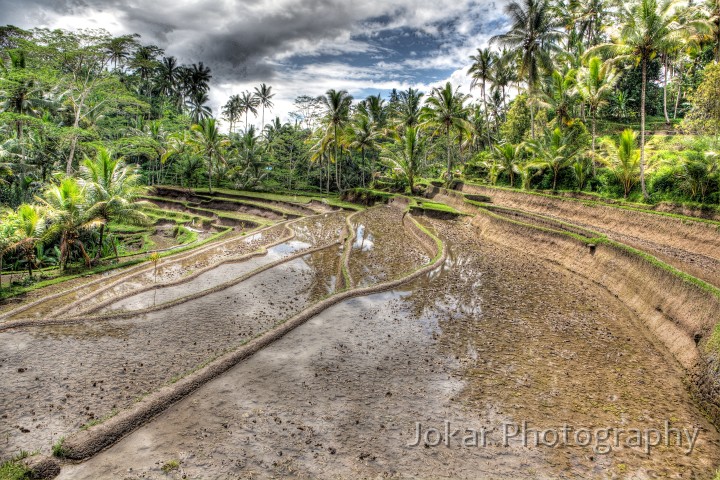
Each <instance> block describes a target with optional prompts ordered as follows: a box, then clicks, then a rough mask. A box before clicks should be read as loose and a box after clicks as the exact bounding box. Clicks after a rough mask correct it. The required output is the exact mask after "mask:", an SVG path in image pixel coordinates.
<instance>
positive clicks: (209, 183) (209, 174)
mask: <svg viewBox="0 0 720 480" xmlns="http://www.w3.org/2000/svg"><path fill="white" fill-rule="evenodd" d="M209 160H210V161H209V162H208V187H209V188H208V192H210V195H212V155H210V157H209Z"/></svg>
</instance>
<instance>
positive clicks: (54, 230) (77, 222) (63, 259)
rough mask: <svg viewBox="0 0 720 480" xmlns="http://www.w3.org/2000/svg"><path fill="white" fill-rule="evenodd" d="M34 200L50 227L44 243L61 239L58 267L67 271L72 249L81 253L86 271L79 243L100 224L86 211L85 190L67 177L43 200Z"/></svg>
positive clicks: (81, 246)
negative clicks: (45, 213) (86, 233)
mask: <svg viewBox="0 0 720 480" xmlns="http://www.w3.org/2000/svg"><path fill="white" fill-rule="evenodd" d="M36 199H37V201H38V202H40V204H41V205H42V206H43V207H45V210H46V212H47V221H48V224H49V225H48V227H47V228H46V230H45V239H48V240H49V239H54V238H57V237H60V267H61V268H62V269H65V268H66V267H67V262H68V260H69V259H70V253H71V249H72V248H73V247H77V248H78V249H79V250H80V253H81V254H82V256H83V258H84V259H85V264H86V265H87V266H88V267H89V266H90V257H89V256H88V254H87V251H86V250H85V246H84V245H83V244H82V242H81V241H80V234H81V232H82V231H83V230H85V231H89V230H91V229H93V228H94V227H96V226H97V225H99V224H101V223H102V222H100V221H98V220H97V219H96V218H94V217H93V216H92V215H91V214H90V213H89V211H88V208H87V207H88V205H87V190H86V189H85V187H84V186H83V185H82V184H80V183H79V182H78V181H77V180H76V179H75V178H73V177H66V178H64V179H63V180H62V181H61V182H60V183H59V184H58V185H49V186H48V187H47V188H46V189H45V192H43V195H42V197H36Z"/></svg>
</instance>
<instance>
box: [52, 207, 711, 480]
mask: <svg viewBox="0 0 720 480" xmlns="http://www.w3.org/2000/svg"><path fill="white" fill-rule="evenodd" d="M428 222H429V223H430V225H431V226H433V227H435V229H436V230H438V231H442V232H443V233H444V235H445V236H446V238H447V240H448V243H449V245H450V247H449V248H450V254H449V255H448V260H447V261H446V263H445V264H444V266H443V268H442V269H439V270H438V269H436V270H434V271H432V272H431V273H428V274H426V275H423V276H422V277H420V278H418V279H417V280H415V281H414V282H412V283H410V284H407V285H405V286H402V287H397V288H396V289H395V290H394V291H392V292H387V293H379V294H373V295H369V296H365V297H359V298H353V299H348V300H345V301H343V302H341V303H339V304H338V305H335V306H334V307H332V308H329V309H327V310H325V311H323V312H322V313H319V314H318V315H317V316H315V317H314V318H312V319H310V320H309V321H308V322H307V323H305V324H304V325H302V326H299V327H297V328H295V329H294V330H292V331H290V332H287V334H286V335H285V336H284V337H283V338H281V339H279V340H277V341H276V342H275V343H273V344H272V345H269V346H267V347H266V348H265V349H263V350H261V351H258V352H257V353H255V354H254V355H253V356H252V357H250V358H248V359H247V360H246V361H244V362H243V363H240V364H239V365H237V366H236V367H233V368H232V369H230V370H228V371H227V372H226V373H224V374H223V375H222V376H219V377H217V378H215V379H214V380H212V381H210V382H209V383H207V384H205V385H204V386H203V387H201V388H200V389H199V390H198V391H197V392H196V393H194V394H192V395H190V396H188V397H187V398H185V399H183V400H181V401H180V402H178V403H177V404H175V405H174V406H173V407H171V408H170V409H168V410H167V411H166V412H165V413H163V414H162V415H160V416H158V417H157V418H156V419H154V420H153V421H152V422H150V423H149V424H147V425H146V426H144V427H142V428H140V429H139V430H137V431H135V432H133V433H131V434H129V435H128V436H126V437H125V438H123V439H122V440H120V441H119V442H118V443H117V444H115V445H114V446H112V447H110V448H108V449H107V450H105V451H103V452H101V453H99V454H98V455H97V456H95V457H93V458H92V459H90V460H88V461H86V462H84V463H82V464H78V465H66V466H64V467H63V472H62V474H61V478H73V479H83V478H88V479H89V478H93V479H94V478H99V477H113V476H122V477H124V478H128V479H136V478H153V479H155V478H157V479H160V478H167V475H166V474H165V473H164V472H163V471H162V467H163V465H166V464H168V463H169V462H172V461H175V462H177V463H178V465H179V468H178V470H177V471H175V472H174V473H172V474H171V475H174V476H176V477H178V478H179V477H181V476H183V475H186V476H187V477H188V478H197V477H203V478H280V477H294V478H303V479H304V478H468V479H476V478H527V477H533V478H567V479H569V478H588V477H610V478H628V477H631V478H673V477H683V478H685V477H687V478H705V477H708V476H710V475H711V474H712V472H713V469H714V466H715V465H714V463H715V462H716V459H717V458H718V456H719V455H720V446H719V444H720V437H719V436H718V434H717V432H716V431H715V430H714V428H713V427H712V426H711V425H710V424H709V423H708V422H707V421H706V420H705V419H704V418H703V417H702V415H701V413H700V412H699V411H698V409H697V408H696V407H695V406H694V404H693V402H692V400H691V399H690V397H689V395H688V394H687V392H686V390H685V389H684V388H683V385H682V380H681V379H682V376H683V373H682V371H681V370H680V369H678V368H676V365H675V363H673V362H668V361H667V359H666V358H665V356H664V355H663V354H662V353H660V350H659V349H658V348H657V347H656V345H655V344H654V343H653V342H652V341H651V340H650V335H649V334H648V335H645V334H644V333H643V332H645V330H644V328H643V326H642V324H640V323H639V322H638V321H637V319H636V318H635V316H634V315H633V314H632V312H631V311H630V310H628V309H627V308H625V307H624V306H623V305H622V303H621V302H620V301H619V300H618V299H616V298H615V297H614V296H613V295H612V294H610V293H608V292H607V291H606V290H605V289H604V288H601V287H600V286H598V285H595V284H594V283H593V282H588V281H584V280H583V279H582V278H579V277H578V276H576V275H573V274H572V273H570V272H568V271H567V270H565V269H564V268H563V267H561V266H559V265H556V264H554V263H552V262H548V261H544V260H542V259H539V258H537V257H536V256H535V255H534V254H533V252H532V251H529V250H522V251H519V250H516V249H514V248H511V247H509V246H507V245H506V244H505V243H495V242H491V241H487V239H481V238H478V235H477V229H476V228H475V227H474V226H472V225H470V224H467V223H463V222H441V221H432V220H428ZM583 281H584V282H585V283H584V284H581V283H579V282H583ZM578 285H580V286H581V287H582V290H581V292H580V293H578ZM548 292H552V294H548ZM666 418H671V419H672V422H673V425H674V426H690V427H697V428H700V429H701V430H700V432H701V433H700V436H699V440H698V443H697V445H696V447H695V450H694V452H693V454H692V455H685V454H684V453H683V452H682V451H681V450H678V449H677V448H676V446H671V447H669V448H659V449H657V450H654V451H653V452H652V454H651V455H647V454H645V453H644V452H643V451H642V449H640V448H627V447H621V448H617V449H613V450H612V452H609V453H607V454H602V455H598V454H596V453H595V452H593V450H592V448H588V447H582V446H579V445H567V446H562V447H557V448H547V447H533V446H530V447H522V446H521V444H520V442H519V441H518V442H515V443H511V444H510V445H509V446H508V447H504V446H502V445H500V444H498V443H496V442H497V441H498V440H499V438H500V437H499V436H500V428H501V425H502V423H503V422H517V423H520V422H522V421H523V420H525V421H527V422H528V423H529V425H531V426H536V427H537V428H551V427H554V428H557V427H559V426H562V425H563V423H567V424H570V425H574V426H575V427H576V428H577V427H585V428H602V427H603V426H609V427H615V428H626V429H627V428H634V427H636V428H642V427H646V428H647V427H648V426H656V425H659V426H661V425H662V421H663V420H664V419H666ZM446 420H449V421H450V422H452V425H453V427H455V426H457V427H459V428H464V427H470V428H475V429H481V428H486V429H487V432H488V438H489V439H490V440H492V442H493V443H490V444H488V445H487V446H486V447H482V448H480V447H463V446H462V445H461V443H460V442H455V441H453V442H451V446H450V447H445V446H444V445H439V446H429V445H427V446H425V445H424V444H422V443H421V444H420V445H418V446H412V445H413V443H414V438H415V429H416V422H421V423H422V425H424V426H426V427H437V428H439V429H441V430H442V429H443V428H444V422H445V421H446Z"/></svg>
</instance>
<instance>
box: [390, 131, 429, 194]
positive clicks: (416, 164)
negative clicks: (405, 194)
mask: <svg viewBox="0 0 720 480" xmlns="http://www.w3.org/2000/svg"><path fill="white" fill-rule="evenodd" d="M395 142H396V144H397V145H398V146H399V147H400V148H399V149H397V150H396V149H394V148H392V146H390V145H387V146H386V147H385V149H384V150H383V152H384V155H383V156H382V157H381V159H382V160H383V161H384V162H385V164H386V165H387V166H388V167H389V168H391V169H393V170H395V171H397V172H400V173H401V174H402V176H404V177H405V178H406V179H407V182H408V185H409V187H410V194H412V193H413V192H414V190H415V178H417V176H418V174H419V172H420V161H421V159H422V155H423V150H424V148H425V141H424V138H423V137H422V133H421V130H420V128H419V127H417V126H410V127H405V130H404V132H403V134H402V135H400V134H398V133H395Z"/></svg>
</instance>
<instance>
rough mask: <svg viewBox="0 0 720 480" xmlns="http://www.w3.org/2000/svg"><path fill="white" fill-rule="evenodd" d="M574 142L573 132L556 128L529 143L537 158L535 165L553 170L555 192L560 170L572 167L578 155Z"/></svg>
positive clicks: (529, 147)
mask: <svg viewBox="0 0 720 480" xmlns="http://www.w3.org/2000/svg"><path fill="white" fill-rule="evenodd" d="M573 140H574V139H573V134H572V132H571V131H569V130H561V129H560V127H555V128H554V129H553V130H549V131H547V132H545V134H544V135H543V136H541V137H540V138H538V139H536V140H531V141H529V142H528V143H527V149H528V150H529V151H530V153H532V154H533V155H534V156H535V164H536V165H537V166H538V167H543V168H550V169H552V171H553V186H552V189H553V191H555V190H556V189H557V178H558V174H559V173H560V169H562V168H563V167H566V166H568V165H570V164H571V163H572V161H573V160H574V159H575V156H576V155H577V154H578V150H577V148H576V146H575V144H574V141H573Z"/></svg>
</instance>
